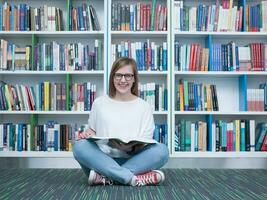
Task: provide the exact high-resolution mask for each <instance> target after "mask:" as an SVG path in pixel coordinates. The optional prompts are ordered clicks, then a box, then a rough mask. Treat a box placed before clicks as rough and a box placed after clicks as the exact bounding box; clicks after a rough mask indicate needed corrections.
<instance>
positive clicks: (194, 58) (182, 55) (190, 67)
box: [174, 41, 209, 71]
mask: <svg viewBox="0 0 267 200" xmlns="http://www.w3.org/2000/svg"><path fill="white" fill-rule="evenodd" d="M208 64H209V49H208V48H203V47H201V45H200V44H198V43H192V44H180V43H179V41H175V43H174V66H175V70H176V71H208Z"/></svg>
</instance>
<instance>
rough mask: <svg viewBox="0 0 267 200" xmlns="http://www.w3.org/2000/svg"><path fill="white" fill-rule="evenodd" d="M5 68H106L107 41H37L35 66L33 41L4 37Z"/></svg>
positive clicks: (1, 60)
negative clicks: (91, 43)
mask: <svg viewBox="0 0 267 200" xmlns="http://www.w3.org/2000/svg"><path fill="white" fill-rule="evenodd" d="M0 46H1V47H0V48H1V49H0V50H1V51H0V64H1V65H0V69H1V70H9V71H15V70H33V71H74V70H101V69H103V55H102V53H103V45H102V41H101V40H95V41H94V46H93V47H90V46H89V45H86V44H82V43H70V44H59V43H57V42H55V41H53V42H51V43H48V44H46V43H37V44H36V45H35V46H34V53H33V54H34V55H33V59H34V60H33V66H32V62H31V58H32V48H31V46H30V45H28V46H26V47H19V46H17V45H15V44H13V43H12V42H8V41H6V40H3V39H1V41H0Z"/></svg>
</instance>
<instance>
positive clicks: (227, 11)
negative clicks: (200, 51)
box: [173, 0, 244, 31]
mask: <svg viewBox="0 0 267 200" xmlns="http://www.w3.org/2000/svg"><path fill="white" fill-rule="evenodd" d="M185 4H186V2H184V1H174V2H173V23H174V24H173V27H174V30H177V31H241V30H242V26H243V12H244V8H243V6H240V7H239V8H238V7H237V6H233V0H230V1H227V0H222V1H221V4H220V1H219V0H216V3H215V4H212V5H204V4H198V5H197V6H187V5H185Z"/></svg>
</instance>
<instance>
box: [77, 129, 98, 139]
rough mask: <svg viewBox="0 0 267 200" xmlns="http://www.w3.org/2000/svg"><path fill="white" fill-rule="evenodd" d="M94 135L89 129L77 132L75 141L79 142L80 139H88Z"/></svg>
mask: <svg viewBox="0 0 267 200" xmlns="http://www.w3.org/2000/svg"><path fill="white" fill-rule="evenodd" d="M94 135H95V131H94V130H93V129H91V128H89V129H87V130H85V131H83V132H79V133H78V137H77V140H80V139H88V138H90V137H92V136H94Z"/></svg>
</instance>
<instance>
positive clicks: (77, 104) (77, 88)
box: [70, 82, 96, 111]
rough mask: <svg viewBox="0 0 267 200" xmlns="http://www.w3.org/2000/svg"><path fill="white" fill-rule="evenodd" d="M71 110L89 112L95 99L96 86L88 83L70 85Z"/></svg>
mask: <svg viewBox="0 0 267 200" xmlns="http://www.w3.org/2000/svg"><path fill="white" fill-rule="evenodd" d="M70 96H71V101H70V102H71V110H72V111H89V110H91V107H92V104H93V102H94V100H95V98H96V85H95V84H92V83H90V82H87V83H81V84H78V83H74V84H72V85H71V95H70Z"/></svg>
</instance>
